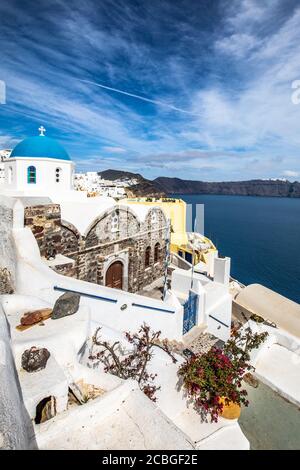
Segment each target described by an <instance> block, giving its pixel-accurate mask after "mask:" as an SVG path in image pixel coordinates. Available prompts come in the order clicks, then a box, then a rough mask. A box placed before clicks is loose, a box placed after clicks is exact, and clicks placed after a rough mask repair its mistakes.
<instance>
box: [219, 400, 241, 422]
mask: <svg viewBox="0 0 300 470" xmlns="http://www.w3.org/2000/svg"><path fill="white" fill-rule="evenodd" d="M220 403H222V404H223V405H224V406H223V411H222V413H221V416H222V418H225V419H238V418H239V417H240V414H241V407H240V405H238V404H237V403H233V402H232V401H231V402H229V404H228V405H226V403H225V398H224V397H221V398H220Z"/></svg>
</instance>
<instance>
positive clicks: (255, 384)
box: [243, 372, 259, 388]
mask: <svg viewBox="0 0 300 470" xmlns="http://www.w3.org/2000/svg"><path fill="white" fill-rule="evenodd" d="M243 379H244V381H245V382H246V383H247V384H248V385H251V387H254V388H257V387H258V383H259V382H258V380H257V379H256V378H255V377H254V375H253V374H250V372H248V373H247V374H245V375H244V377H243Z"/></svg>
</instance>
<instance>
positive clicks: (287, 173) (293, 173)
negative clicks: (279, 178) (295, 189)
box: [283, 170, 300, 178]
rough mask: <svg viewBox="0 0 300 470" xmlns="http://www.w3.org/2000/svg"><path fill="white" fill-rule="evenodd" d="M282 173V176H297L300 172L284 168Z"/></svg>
mask: <svg viewBox="0 0 300 470" xmlns="http://www.w3.org/2000/svg"><path fill="white" fill-rule="evenodd" d="M283 174H284V176H287V177H288V178H297V177H298V176H299V175H300V172H299V171H293V170H285V171H284V172H283Z"/></svg>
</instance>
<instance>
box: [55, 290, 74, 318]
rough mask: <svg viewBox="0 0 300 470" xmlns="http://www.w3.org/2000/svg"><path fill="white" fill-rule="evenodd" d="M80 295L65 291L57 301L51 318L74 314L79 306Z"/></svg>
mask: <svg viewBox="0 0 300 470" xmlns="http://www.w3.org/2000/svg"><path fill="white" fill-rule="evenodd" d="M79 302H80V295H79V294H76V293H74V292H65V293H64V294H63V295H61V296H60V297H59V298H58V299H57V300H56V302H55V304H54V307H53V310H52V315H51V318H52V320H57V319H59V318H63V317H66V316H68V315H73V314H74V313H76V312H77V310H78V308H79Z"/></svg>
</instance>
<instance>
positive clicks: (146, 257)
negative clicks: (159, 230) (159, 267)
mask: <svg viewBox="0 0 300 470" xmlns="http://www.w3.org/2000/svg"><path fill="white" fill-rule="evenodd" d="M150 255H151V248H150V246H147V248H146V251H145V268H147V267H148V266H150Z"/></svg>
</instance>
